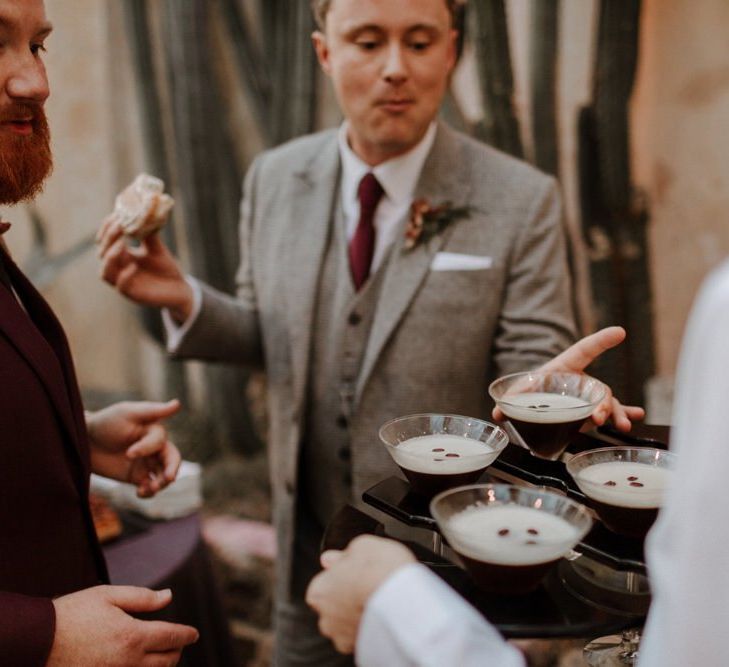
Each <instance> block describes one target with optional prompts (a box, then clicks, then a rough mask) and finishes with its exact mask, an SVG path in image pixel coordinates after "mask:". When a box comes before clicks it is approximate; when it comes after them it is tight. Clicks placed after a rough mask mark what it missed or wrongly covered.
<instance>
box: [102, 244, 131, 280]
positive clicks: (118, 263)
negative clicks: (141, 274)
mask: <svg viewBox="0 0 729 667" xmlns="http://www.w3.org/2000/svg"><path fill="white" fill-rule="evenodd" d="M100 256H101V260H102V262H103V263H102V266H101V278H102V279H103V280H104V281H105V282H107V283H109V284H110V285H114V286H116V284H117V281H118V277H119V274H120V272H121V271H122V270H123V269H125V268H126V267H127V266H129V265H130V263H131V264H133V258H132V256H131V255H130V254H129V251H128V249H127V246H126V244H125V243H124V239H117V240H115V241H114V242H112V243H111V244H110V245H109V246H108V247H107V248H106V249H105V250H104V252H103V253H102V254H101V255H100Z"/></svg>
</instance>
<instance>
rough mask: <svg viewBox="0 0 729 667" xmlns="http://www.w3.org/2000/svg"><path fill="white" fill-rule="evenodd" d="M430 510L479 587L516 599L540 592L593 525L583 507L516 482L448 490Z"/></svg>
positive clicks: (432, 504)
mask: <svg viewBox="0 0 729 667" xmlns="http://www.w3.org/2000/svg"><path fill="white" fill-rule="evenodd" d="M430 512H431V514H432V515H433V518H434V519H435V520H436V522H437V524H438V528H439V529H440V531H441V533H442V534H443V536H444V537H445V538H446V540H447V541H448V544H449V545H450V547H451V549H453V551H455V552H456V553H457V554H458V555H459V556H460V558H461V560H462V561H463V564H464V566H465V568H466V570H467V571H468V572H469V574H470V575H471V578H472V579H473V581H474V582H475V584H476V585H477V586H478V587H479V588H481V589H482V590H484V591H488V592H491V593H501V594H511V595H515V594H523V593H529V592H531V591H533V590H535V589H536V588H537V587H538V586H539V584H540V582H541V581H542V579H543V578H544V577H545V576H546V574H547V573H548V572H549V570H551V569H552V567H553V566H554V565H555V564H556V563H557V562H558V561H559V560H560V559H561V558H562V557H563V556H564V555H566V554H568V553H570V552H571V550H572V548H573V547H574V546H575V545H576V544H577V542H579V541H580V540H581V539H582V538H583V537H584V536H585V534H586V533H587V531H588V530H589V529H590V527H591V526H592V517H591V516H590V513H589V511H588V510H587V508H585V507H583V506H582V505H580V504H579V503H576V502H574V501H573V500H570V499H569V498H566V497H565V496H563V495H560V494H558V493H555V492H553V491H546V490H543V489H537V488H525V487H520V486H512V485H510V484H480V485H473V486H464V487H460V488H457V489H452V490H450V491H445V492H443V493H441V494H439V495H437V496H436V497H435V498H433V500H432V501H431V503H430Z"/></svg>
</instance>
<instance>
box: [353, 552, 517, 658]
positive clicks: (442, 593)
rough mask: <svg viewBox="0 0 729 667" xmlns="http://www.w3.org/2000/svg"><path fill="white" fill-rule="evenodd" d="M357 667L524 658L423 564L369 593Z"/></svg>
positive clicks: (398, 573)
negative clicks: (371, 593)
mask: <svg viewBox="0 0 729 667" xmlns="http://www.w3.org/2000/svg"><path fill="white" fill-rule="evenodd" d="M355 656H356V662H357V664H358V665H360V667H382V665H387V667H443V666H444V665H458V666H459V667H476V666H478V667H484V666H488V667H524V666H525V664H526V663H525V660H524V656H523V655H522V654H521V653H520V652H519V651H518V650H517V649H515V648H514V647H513V646H510V645H509V644H507V643H506V641H505V640H504V638H503V637H502V636H501V635H500V634H499V633H498V631H497V630H496V629H495V628H494V627H493V626H492V625H491V624H489V623H488V621H486V620H485V619H484V618H483V616H481V614H479V613H478V612H477V611H476V610H475V609H474V608H473V607H471V605H469V604H468V603H467V602H466V601H465V600H464V599H463V598H461V597H460V596H459V595H458V594H457V593H456V592H455V591H454V590H453V589H451V588H450V587H449V586H448V585H447V584H446V583H444V582H443V581H441V580H440V578H438V576H437V575H435V574H433V573H432V572H430V570H428V568H426V567H425V566H423V565H419V564H413V565H407V566H405V567H402V568H400V569H399V570H397V571H396V572H395V574H393V575H392V576H391V577H390V578H389V579H388V580H387V581H386V582H385V583H384V584H383V585H382V586H380V587H379V588H378V589H377V591H375V593H374V594H373V595H372V597H371V598H370V600H369V602H368V603H367V606H366V608H365V611H364V614H363V616H362V622H361V624H360V628H359V634H358V637H357V647H356V652H355Z"/></svg>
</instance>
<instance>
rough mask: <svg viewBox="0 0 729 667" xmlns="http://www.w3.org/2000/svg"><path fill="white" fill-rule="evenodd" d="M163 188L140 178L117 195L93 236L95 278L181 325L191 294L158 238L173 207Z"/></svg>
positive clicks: (190, 307) (186, 314) (174, 261)
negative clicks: (165, 310) (96, 265)
mask: <svg viewBox="0 0 729 667" xmlns="http://www.w3.org/2000/svg"><path fill="white" fill-rule="evenodd" d="M145 179H146V180H145ZM163 187H164V186H163V184H162V182H161V181H159V180H158V179H153V178H152V177H149V176H145V175H144V174H142V175H140V176H139V177H137V179H136V180H135V181H134V183H132V184H131V185H130V186H129V187H128V188H126V189H125V190H124V191H123V192H122V193H121V194H120V195H119V196H118V197H117V199H116V204H115V207H114V211H113V212H112V213H111V214H110V215H108V216H107V217H106V218H105V219H104V221H103V223H102V225H101V228H100V229H99V232H98V234H97V235H96V242H97V244H98V247H99V250H98V252H99V257H100V258H101V260H102V268H101V276H102V278H103V279H104V280H105V281H106V282H107V283H109V284H110V285H112V286H114V287H115V288H116V289H117V290H118V291H119V292H120V293H121V294H123V295H124V296H126V297H127V298H129V299H131V300H132V301H135V302H136V303H140V304H143V305H147V306H156V307H160V308H168V309H169V310H170V313H171V315H172V317H173V318H174V319H175V320H177V321H178V322H183V321H185V320H186V319H187V317H188V316H189V315H190V313H191V312H192V308H193V293H192V288H191V287H190V285H189V284H188V283H187V281H186V280H185V276H184V274H183V273H182V271H181V270H180V267H179V265H178V264H177V261H176V260H175V258H174V256H173V255H172V253H170V251H169V250H168V249H167V247H166V246H165V245H164V243H162V241H161V240H160V238H159V234H158V232H159V229H160V228H161V227H162V225H163V224H164V223H165V221H166V219H167V216H168V215H169V212H170V209H171V207H172V203H173V201H172V199H171V198H170V197H169V196H168V195H165V194H164V193H163V192H162V188H163ZM135 242H136V245H134V243H135Z"/></svg>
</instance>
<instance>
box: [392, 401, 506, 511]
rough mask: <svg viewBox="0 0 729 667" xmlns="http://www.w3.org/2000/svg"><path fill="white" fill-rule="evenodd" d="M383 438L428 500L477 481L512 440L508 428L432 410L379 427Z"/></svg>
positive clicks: (419, 492) (408, 477)
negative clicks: (506, 429)
mask: <svg viewBox="0 0 729 667" xmlns="http://www.w3.org/2000/svg"><path fill="white" fill-rule="evenodd" d="M380 440H382V442H383V443H384V445H385V447H387V451H388V452H389V453H390V456H392V458H393V460H394V461H395V463H396V464H397V465H398V466H399V467H400V469H401V470H402V471H403V473H404V475H405V477H407V479H408V481H409V482H410V486H411V488H412V490H413V491H414V492H415V493H418V494H420V495H422V496H425V497H427V498H432V497H433V496H434V495H435V494H437V493H440V492H441V491H443V490H445V489H450V488H453V487H454V486H461V485H463V484H472V483H473V482H476V481H477V480H478V478H479V477H481V475H482V474H483V472H484V470H486V468H487V467H488V466H489V465H491V463H492V462H493V461H494V459H495V458H496V457H497V456H498V455H499V452H501V450H502V449H504V447H506V445H507V444H509V438H508V436H507V435H506V433H505V432H504V430H503V429H501V428H500V427H498V426H496V425H495V424H491V423H490V422H487V421H483V420H481V419H474V418H472V417H462V416H459V415H442V414H432V413H428V414H417V415H409V416H406V417H398V418H397V419H393V420H391V421H389V422H387V423H386V424H384V425H383V426H382V428H380Z"/></svg>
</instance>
